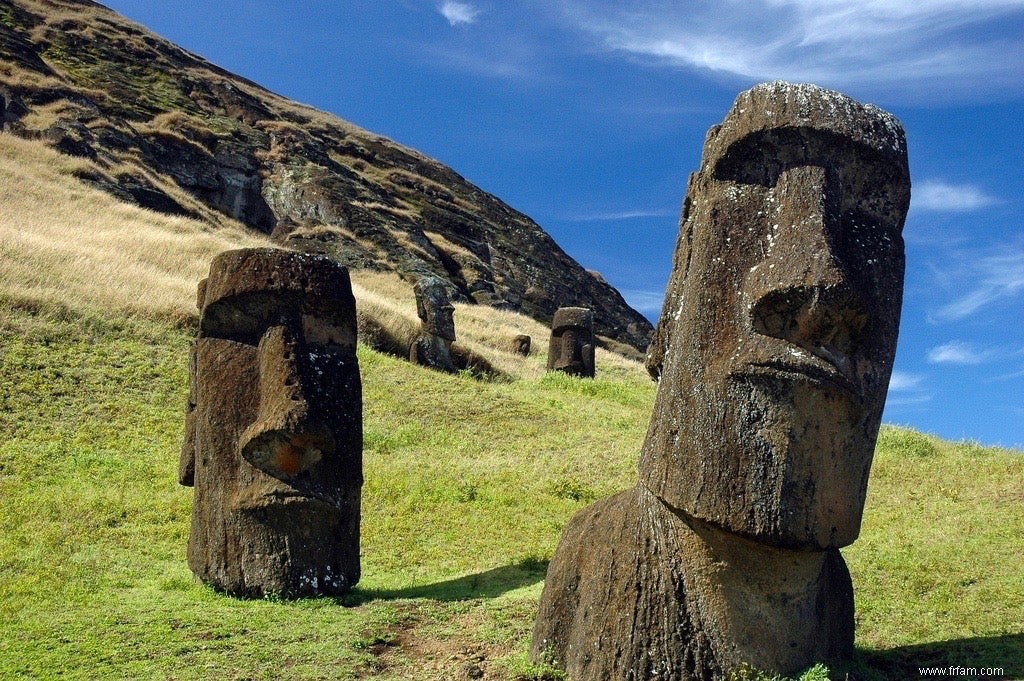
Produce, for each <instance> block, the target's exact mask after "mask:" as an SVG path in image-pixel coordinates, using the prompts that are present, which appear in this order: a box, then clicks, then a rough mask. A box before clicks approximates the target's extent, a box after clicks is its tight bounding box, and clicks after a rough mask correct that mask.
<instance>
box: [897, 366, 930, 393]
mask: <svg viewBox="0 0 1024 681" xmlns="http://www.w3.org/2000/svg"><path fill="white" fill-rule="evenodd" d="M923 380H924V377H923V376H919V375H916V374H909V373H907V372H906V371H899V370H894V371H893V372H892V376H891V377H890V378H889V392H907V391H909V390H916V389H917V388H918V387H919V386H920V385H921V381H923Z"/></svg>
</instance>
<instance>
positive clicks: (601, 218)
mask: <svg viewBox="0 0 1024 681" xmlns="http://www.w3.org/2000/svg"><path fill="white" fill-rule="evenodd" d="M672 215H673V213H672V212H671V211H668V210H623V211H610V212H607V213H576V214H573V215H568V216H566V219H567V220H571V221H572V222H615V221H619V220H637V219H639V218H665V217H671V216H672Z"/></svg>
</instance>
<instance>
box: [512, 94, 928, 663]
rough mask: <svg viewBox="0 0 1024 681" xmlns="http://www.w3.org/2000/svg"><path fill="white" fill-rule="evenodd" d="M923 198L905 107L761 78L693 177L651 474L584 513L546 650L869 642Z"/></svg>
mask: <svg viewBox="0 0 1024 681" xmlns="http://www.w3.org/2000/svg"><path fill="white" fill-rule="evenodd" d="M909 201H910V179H909V170H908V166H907V152H906V142H905V137H904V132H903V129H902V127H901V125H900V124H899V122H898V121H897V120H896V119H895V118H894V117H893V116H891V115H890V114H888V113H886V112H884V111H881V110H880V109H877V108H875V107H873V106H870V105H863V104H859V103H857V102H855V101H853V100H852V99H850V98H848V97H846V96H844V95H841V94H839V93H836V92H831V91H828V90H823V89H821V88H818V87H816V86H813V85H792V84H788V83H782V82H774V83H768V84H762V85H758V86H756V87H754V88H752V89H751V90H749V91H747V92H744V93H742V94H740V95H739V97H738V98H737V100H736V102H735V104H734V105H733V107H732V109H731V110H730V111H729V113H728V115H727V116H726V118H725V121H724V122H723V123H722V125H720V126H716V127H714V128H712V129H711V130H710V131H709V133H708V136H707V139H706V141H705V144H704V154H703V159H702V162H701V167H700V170H699V172H697V173H695V174H694V175H693V176H691V178H690V183H689V189H688V195H687V199H686V201H685V203H684V210H683V215H682V219H681V227H680V236H679V239H678V241H677V243H676V252H675V268H674V271H673V274H672V279H671V281H670V284H669V289H668V293H667V297H666V300H665V304H664V308H663V310H662V315H661V321H660V322H659V324H658V329H657V336H656V340H655V343H654V345H653V346H652V349H651V358H650V359H651V361H650V368H651V369H652V373H654V374H656V375H660V377H661V379H660V383H659V386H658V392H657V397H656V400H655V406H654V413H653V415H652V418H651V422H650V426H649V428H648V432H647V437H646V440H645V442H644V445H643V449H642V452H641V458H640V466H639V468H640V476H639V478H640V479H639V484H638V485H637V487H636V488H634V489H632V490H628V491H626V492H622V493H620V494H617V495H615V496H612V497H609V498H606V499H603V500H601V501H599V502H597V503H595V504H593V505H592V506H590V507H588V508H585V509H583V510H582V511H581V512H580V513H578V514H577V515H576V516H575V517H574V518H573V519H572V520H571V521H570V523H569V525H568V526H567V527H566V530H565V533H564V535H563V537H562V540H561V543H560V545H559V547H558V549H557V551H556V553H555V556H554V558H553V560H552V562H551V564H550V567H549V569H548V575H547V580H546V583H545V586H544V592H543V595H542V597H541V602H540V610H539V615H538V620H537V624H536V628H535V630H534V638H533V644H532V649H531V653H532V655H533V656H534V658H535V659H540V658H544V659H550V660H552V661H553V662H554V663H556V664H557V665H559V666H560V667H562V668H564V669H565V670H566V672H567V675H568V678H569V679H573V680H577V681H581V680H589V679H635V680H637V681H639V680H641V679H661V680H662V681H681V680H690V679H701V680H705V679H719V678H723V677H725V676H726V675H728V673H729V672H730V670H732V669H734V668H736V667H738V666H739V665H741V664H742V663H747V664H750V665H753V666H755V667H757V668H760V669H763V670H767V671H772V672H776V673H783V674H792V673H794V672H797V671H799V670H801V669H804V668H806V667H808V666H810V665H812V664H814V663H816V662H821V661H823V662H826V663H828V662H835V661H837V660H841V659H843V658H847V657H849V656H850V655H851V654H852V652H853V635H854V631H853V627H854V619H853V588H852V584H851V581H850V575H849V572H848V571H847V568H846V564H845V563H844V561H843V558H842V556H841V555H840V553H839V548H840V547H842V546H846V545H848V544H850V543H851V542H853V541H854V539H856V537H857V535H858V533H859V531H860V522H861V515H862V511H863V507H864V499H865V494H866V490H867V480H868V472H869V469H870V466H871V459H872V454H873V451H874V446H875V439H876V436H877V433H878V426H879V421H880V418H881V413H882V406H883V403H884V400H885V394H886V389H887V386H888V382H889V375H890V372H891V369H892V361H893V355H894V352H895V347H896V336H897V330H898V325H899V315H900V306H901V298H902V288H903V269H904V256H903V240H902V237H901V231H902V227H903V221H904V217H905V215H906V211H907V207H908V204H909Z"/></svg>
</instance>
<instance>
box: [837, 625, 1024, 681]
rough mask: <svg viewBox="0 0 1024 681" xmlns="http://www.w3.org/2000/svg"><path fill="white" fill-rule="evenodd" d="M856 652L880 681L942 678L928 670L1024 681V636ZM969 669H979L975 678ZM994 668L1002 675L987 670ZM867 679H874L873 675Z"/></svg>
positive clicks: (958, 675) (859, 650) (965, 676)
mask: <svg viewBox="0 0 1024 681" xmlns="http://www.w3.org/2000/svg"><path fill="white" fill-rule="evenodd" d="M857 652H858V658H859V659H860V661H861V662H863V664H864V667H865V670H864V671H867V672H873V673H875V674H879V676H878V677H877V678H879V679H917V678H925V677H927V676H929V675H930V676H936V675H942V674H938V673H937V672H931V674H928V673H927V672H925V673H924V674H922V670H923V669H925V668H930V669H942V670H945V671H946V674H945V676H948V677H958V678H977V679H981V678H986V679H1019V678H1024V633H1018V634H1003V635H1000V636H979V637H975V638H961V639H953V640H950V641H936V642H934V643H921V644H918V645H912V646H900V647H898V648H890V649H889V650H866V649H863V648H862V649H858V651H857ZM970 668H973V669H975V670H978V671H977V672H976V673H975V675H973V676H970V675H967V674H966V670H967V669H970ZM993 669H996V670H998V669H1001V670H1002V673H1001V674H1000V673H993V672H991V671H986V670H993ZM982 672H985V673H984V674H983V673H982ZM851 678H853V677H851ZM867 678H869V679H870V678H871V674H870V673H869V674H868V676H867Z"/></svg>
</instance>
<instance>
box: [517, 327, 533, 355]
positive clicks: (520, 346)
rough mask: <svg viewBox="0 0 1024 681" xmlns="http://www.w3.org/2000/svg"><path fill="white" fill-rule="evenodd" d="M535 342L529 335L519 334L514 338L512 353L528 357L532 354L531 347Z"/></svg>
mask: <svg viewBox="0 0 1024 681" xmlns="http://www.w3.org/2000/svg"><path fill="white" fill-rule="evenodd" d="M532 342H533V339H531V338H530V337H529V336H528V335H527V334H525V333H518V334H516V335H515V336H514V337H513V338H512V352H514V353H515V354H517V355H522V356H523V357H527V356H529V354H530V345H531V343H532Z"/></svg>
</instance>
